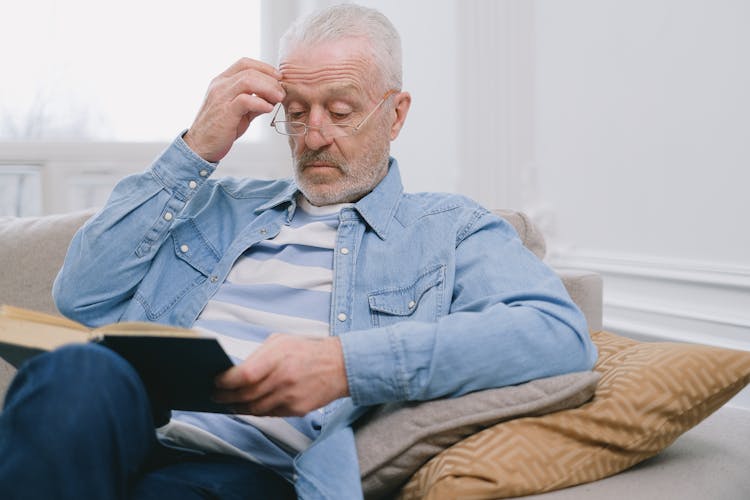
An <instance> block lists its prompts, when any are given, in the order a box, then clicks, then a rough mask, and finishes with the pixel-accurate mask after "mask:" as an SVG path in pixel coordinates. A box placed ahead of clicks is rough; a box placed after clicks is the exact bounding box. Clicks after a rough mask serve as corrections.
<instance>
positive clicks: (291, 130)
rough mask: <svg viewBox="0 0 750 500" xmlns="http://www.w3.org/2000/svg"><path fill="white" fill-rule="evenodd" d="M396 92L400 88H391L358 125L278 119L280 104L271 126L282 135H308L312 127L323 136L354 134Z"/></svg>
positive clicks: (329, 137)
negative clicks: (307, 122)
mask: <svg viewBox="0 0 750 500" xmlns="http://www.w3.org/2000/svg"><path fill="white" fill-rule="evenodd" d="M396 93H398V90H396V89H391V90H389V91H388V92H386V93H385V95H384V96H383V98H382V99H381V100H380V102H379V103H378V105H377V106H375V107H374V108H373V109H372V111H370V112H369V113H368V114H367V116H365V117H364V119H363V120H362V121H361V122H359V124H357V125H349V124H341V123H326V124H324V125H322V126H320V127H312V126H310V125H308V124H306V123H303V122H294V121H286V120H279V121H276V116H277V115H278V114H279V111H280V110H281V108H282V107H283V106H279V107H278V108H277V109H276V112H275V113H274V114H273V119H272V120H271V126H272V127H273V128H274V129H276V132H278V133H279V134H281V135H295V136H297V135H307V132H308V131H309V130H310V129H313V130H317V131H319V132H320V133H321V134H322V135H323V137H326V138H327V139H333V138H338V137H346V136H349V135H354V134H356V133H357V132H359V131H360V129H361V128H362V127H363V126H364V125H365V123H367V120H369V119H370V117H371V116H372V115H374V114H375V111H377V110H378V109H379V108H380V106H382V105H383V103H384V102H385V100H386V99H388V98H389V97H390V96H392V95H393V94H396Z"/></svg>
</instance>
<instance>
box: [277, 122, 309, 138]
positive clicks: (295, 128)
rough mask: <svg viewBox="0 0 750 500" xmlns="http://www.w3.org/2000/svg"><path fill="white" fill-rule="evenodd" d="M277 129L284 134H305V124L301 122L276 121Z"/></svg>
mask: <svg viewBox="0 0 750 500" xmlns="http://www.w3.org/2000/svg"><path fill="white" fill-rule="evenodd" d="M274 126H275V127H276V131H277V132H278V133H280V134H284V135H304V134H305V124H304V123H300V122H276V123H274Z"/></svg>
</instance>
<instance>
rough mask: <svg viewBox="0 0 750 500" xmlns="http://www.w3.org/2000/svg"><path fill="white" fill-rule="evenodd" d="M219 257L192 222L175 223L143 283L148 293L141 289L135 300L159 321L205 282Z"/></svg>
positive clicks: (143, 287)
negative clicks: (156, 291) (155, 291)
mask: <svg viewBox="0 0 750 500" xmlns="http://www.w3.org/2000/svg"><path fill="white" fill-rule="evenodd" d="M218 260H219V259H218V256H217V254H216V251H215V250H214V248H213V247H212V246H211V245H210V244H209V243H208V242H207V241H206V240H205V238H204V237H203V235H202V234H201V233H200V231H198V229H197V228H196V227H195V225H194V224H193V223H192V221H186V222H185V223H181V224H179V225H175V227H174V228H173V229H172V231H171V234H170V236H169V239H168V240H167V241H166V242H165V243H164V246H163V247H162V248H161V249H160V251H159V253H158V254H157V256H156V258H155V259H154V263H153V264H152V266H151V271H149V273H148V275H147V276H146V277H145V278H144V280H143V282H142V284H141V287H140V290H145V293H142V292H141V291H140V290H139V291H138V292H136V295H135V299H136V300H137V301H138V302H139V303H140V304H141V306H142V307H143V309H144V310H145V312H146V316H147V317H148V318H149V319H150V320H151V321H156V320H158V319H159V318H161V317H162V316H163V315H164V314H165V313H167V312H168V311H170V310H172V309H173V308H174V307H175V306H176V305H177V304H178V303H179V302H180V301H181V300H182V299H183V298H184V297H185V296H186V295H188V294H189V293H190V292H191V291H193V290H194V289H195V288H196V287H198V286H199V285H201V284H202V283H204V282H205V281H206V279H207V277H208V275H209V273H210V272H211V270H212V269H213V268H214V266H215V264H216V263H217V262H218ZM154 290H159V293H154Z"/></svg>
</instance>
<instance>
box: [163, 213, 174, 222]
mask: <svg viewBox="0 0 750 500" xmlns="http://www.w3.org/2000/svg"><path fill="white" fill-rule="evenodd" d="M172 217H174V215H172V212H167V213H165V214H164V220H166V221H170V220H172Z"/></svg>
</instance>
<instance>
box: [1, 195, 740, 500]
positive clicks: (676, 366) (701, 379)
mask: <svg viewBox="0 0 750 500" xmlns="http://www.w3.org/2000/svg"><path fill="white" fill-rule="evenodd" d="M93 213H94V212H93V211H91V210H88V211H81V212H75V213H68V214H60V215H50V216H44V217H33V218H16V217H0V276H2V281H1V282H0V304H11V305H15V306H20V307H26V308H31V309H35V310H40V311H44V312H49V313H53V314H58V313H57V311H56V309H55V306H54V304H53V302H52V299H51V295H50V290H51V286H52V280H53V279H54V276H55V275H56V273H57V270H58V269H59V267H60V265H61V263H62V260H63V258H64V255H65V252H66V250H67V246H68V243H69V241H70V239H71V238H72V235H73V234H74V232H75V230H76V229H77V228H78V227H79V226H80V225H82V224H83V223H84V222H85V221H86V220H87V219H88V218H89V217H90V216H91V215H93ZM496 213H497V214H498V215H500V216H502V217H504V218H506V219H507V220H508V221H509V222H511V223H512V224H513V225H514V227H515V228H516V230H517V232H518V233H519V237H520V238H521V239H522V241H523V242H524V243H525V244H526V246H527V247H528V248H529V249H530V250H531V251H532V252H534V253H535V254H536V255H537V256H539V257H540V258H543V257H544V252H545V244H544V238H543V237H542V235H541V234H540V233H539V231H538V230H537V229H536V228H535V227H534V225H533V224H532V223H531V221H530V220H529V218H528V217H526V216H525V215H524V214H523V213H519V212H515V211H509V210H498V211H496ZM558 272H559V274H560V276H561V278H562V280H563V283H564V284H565V286H566V288H567V289H568V291H569V293H570V295H571V297H572V298H573V300H574V301H575V302H576V303H577V304H578V305H579V307H581V309H582V310H583V312H584V314H585V315H586V318H587V321H588V324H589V328H590V330H591V333H592V338H593V339H594V340H595V342H596V343H597V346H598V348H599V351H600V359H599V362H598V363H597V366H596V367H595V370H596V373H597V379H596V381H595V382H596V383H595V388H594V387H593V386H592V385H591V383H590V380H591V379H590V378H589V379H587V380H588V381H589V382H588V387H589V389H590V390H589V392H586V393H584V392H582V391H578V390H576V391H573V392H575V393H576V394H577V396H576V397H577V398H578V399H576V398H573V399H567V400H566V401H567V403H566V404H567V406H565V405H564V406H559V405H558V406H555V405H552V406H550V405H547V407H546V409H545V410H544V411H540V410H539V408H538V405H537V407H535V408H536V409H534V408H532V407H531V406H529V404H528V403H529V400H528V399H526V400H524V401H522V403H523V404H520V403H519V400H518V399H516V400H515V401H514V405H515V406H512V408H511V405H510V404H509V403H507V401H508V400H510V399H512V398H517V397H518V394H519V393H521V394H524V395H526V394H528V393H529V391H528V388H505V389H504V391H505V392H502V390H501V392H498V393H497V394H498V395H499V396H501V397H502V398H505V399H501V401H503V403H502V405H505V406H507V407H508V408H510V410H509V411H505V412H500V413H502V415H500V413H498V412H494V413H492V415H493V416H492V418H489V419H488V418H484V419H479V418H473V419H472V418H471V417H472V415H466V412H467V410H466V408H474V407H472V406H470V405H471V404H474V403H471V402H470V401H469V400H465V404H464V403H462V402H461V401H459V404H458V405H457V406H458V407H462V408H463V414H462V415H461V419H458V418H455V415H449V416H448V417H446V416H445V414H442V413H434V408H433V407H429V411H430V412H432V413H429V412H428V413H424V412H423V414H422V417H421V418H424V415H425V414H426V415H441V416H440V419H441V422H439V423H440V424H441V425H440V426H439V427H440V430H439V431H435V432H432V431H430V432H428V433H426V434H427V435H426V436H420V437H419V438H415V439H413V440H409V439H400V441H401V442H400V443H398V445H399V446H400V447H398V448H393V449H390V450H385V451H382V450H379V451H378V453H380V455H378V456H377V457H373V456H366V455H367V454H368V450H367V449H365V450H361V449H360V450H359V451H360V459H361V464H365V463H369V464H370V465H369V466H363V484H365V492H366V496H367V497H369V498H383V497H395V498H403V499H407V498H435V499H437V498H445V499H452V498H514V497H517V496H524V497H526V498H530V499H537V498H538V499H540V500H568V499H584V500H585V499H589V498H591V499H594V498H596V499H602V498H607V499H618V498H640V499H650V498H654V499H656V498H657V497H658V498H659V499H660V500H662V499H664V498H680V499H705V498H721V499H741V498H750V476H749V475H748V474H747V467H748V464H750V446H748V445H750V410H746V409H743V408H739V407H733V406H731V405H725V403H726V402H727V401H728V400H729V399H730V398H731V397H732V396H733V395H734V394H736V393H737V392H739V391H740V390H741V389H742V388H743V387H744V386H745V385H746V384H748V382H750V353H746V352H738V351H731V350H727V349H718V348H710V347H707V346H696V345H688V344H664V343H659V344H646V343H641V342H636V341H634V340H632V339H627V338H625V337H620V336H618V335H616V334H615V333H612V332H606V331H604V330H603V329H602V280H601V277H600V276H599V275H597V274H595V273H591V272H587V271H576V270H558ZM14 372H15V369H14V368H13V367H12V366H10V365H9V364H8V363H6V362H4V361H3V360H2V359H0V399H1V398H2V396H3V394H4V392H5V390H6V388H7V385H8V384H9V383H10V380H11V379H12V376H13V373H14ZM579 380H580V378H579ZM560 383H562V384H563V385H566V384H569V382H568V379H566V380H564V381H558V385H557V386H555V387H558V389H555V390H556V391H559V387H560V385H559V384H560ZM512 391H516V392H515V393H514V392H512ZM519 391H520V392H519ZM568 392H569V393H570V392H571V391H568ZM576 394H574V396H575V395H576ZM569 395H570V394H568V396H569ZM524 397H525V396H524ZM566 397H567V396H566ZM639 398H640V399H639ZM558 399H559V398H558ZM484 404H486V402H485V403H484ZM467 405H468V406H467ZM454 406H456V405H454ZM408 410H409V411H413V410H414V408H410V409H408ZM419 410H420V408H417V411H419ZM399 411H401V412H402V413H395V415H396V420H394V421H395V422H399V423H400V422H402V421H404V420H405V419H410V418H413V417H412V416H410V415H411V414H406V413H403V409H399ZM404 415H406V416H404ZM467 417H468V419H467ZM399 419H401V420H399ZM411 424H412V425H413V424H414V421H413V420H412V421H411ZM389 425H391V424H390V421H389ZM422 427H424V426H422ZM365 428H366V426H365ZM404 429H408V427H404ZM367 432H368V431H367V430H366V429H365V430H363V431H362V432H361V434H362V436H365V435H366V434H367ZM372 432H374V431H370V433H371V434H372ZM404 432H405V433H406V435H408V432H409V431H408V430H405V431H404ZM374 436H375V437H374V438H372V437H370V438H369V439H371V441H366V439H365V438H364V437H363V438H362V439H360V440H359V441H358V446H359V447H362V446H366V445H365V444H364V443H367V442H370V443H373V442H376V440H377V434H374ZM385 441H387V440H385ZM412 441H413V442H412ZM380 448H382V446H381V447H380ZM367 460H369V462H367ZM372 464H375V465H372ZM405 464H406V465H405ZM368 467H369V469H368ZM382 471H387V473H385V472H382Z"/></svg>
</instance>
